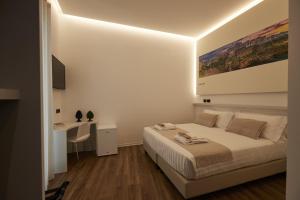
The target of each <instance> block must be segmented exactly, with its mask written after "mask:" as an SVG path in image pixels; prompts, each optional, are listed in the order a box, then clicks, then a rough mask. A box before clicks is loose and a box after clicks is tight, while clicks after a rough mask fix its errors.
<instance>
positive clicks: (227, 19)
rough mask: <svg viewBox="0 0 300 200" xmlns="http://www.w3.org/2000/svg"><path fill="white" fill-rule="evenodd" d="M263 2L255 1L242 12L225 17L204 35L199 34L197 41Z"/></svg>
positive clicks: (242, 9) (243, 8)
mask: <svg viewBox="0 0 300 200" xmlns="http://www.w3.org/2000/svg"><path fill="white" fill-rule="evenodd" d="M263 1H264V0H255V1H252V2H251V3H249V4H247V5H246V6H244V7H242V8H241V9H240V10H237V11H235V12H234V13H232V14H231V15H229V16H228V17H225V18H224V19H222V20H221V21H220V22H218V23H216V24H215V25H213V26H212V27H211V28H209V29H208V30H206V31H204V32H203V33H201V34H199V35H198V36H197V37H195V39H196V40H200V39H202V38H204V37H205V36H207V35H208V34H210V33H212V32H214V31H215V30H217V29H219V28H221V27H222V26H224V25H225V24H227V23H228V22H230V21H231V20H233V19H235V18H237V17H238V16H240V15H241V14H243V13H244V12H247V11H248V10H250V9H251V8H253V7H255V6H256V5H258V4H260V3H261V2H263Z"/></svg>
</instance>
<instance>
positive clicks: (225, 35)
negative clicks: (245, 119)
mask: <svg viewBox="0 0 300 200" xmlns="http://www.w3.org/2000/svg"><path fill="white" fill-rule="evenodd" d="M287 18H288V0H264V1H263V2H262V3H261V4H259V5H257V6H256V7H254V8H252V9H250V10H249V11H247V12H246V13H243V14H242V15H240V16H239V17H237V18H236V19H234V20H232V21H231V22H229V23H228V24H226V25H224V26H223V27H221V28H220V29H218V30H217V31H215V32H213V33H211V34H209V35H208V36H206V37H205V38H203V39H201V40H199V41H198V44H197V55H198V57H199V56H200V55H203V54H205V53H207V52H210V51H212V50H214V49H217V48H219V47H222V46H224V45H225V44H228V43H231V42H233V41H236V40H238V39H240V38H242V37H244V36H247V35H249V34H251V33H254V32H257V31H259V30H261V29H263V28H265V27H267V26H270V25H272V24H274V23H277V22H279V21H281V20H284V19H287ZM220 84H224V83H220ZM258 87H259V85H258ZM202 98H210V99H211V101H212V102H213V103H221V104H247V105H271V106H287V93H260V94H234V95H209V96H202V97H198V98H196V99H195V101H201V99H202Z"/></svg>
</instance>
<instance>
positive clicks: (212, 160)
mask: <svg viewBox="0 0 300 200" xmlns="http://www.w3.org/2000/svg"><path fill="white" fill-rule="evenodd" d="M155 131H157V132H158V133H160V134H161V135H162V136H164V137H165V138H167V139H169V140H171V141H173V142H176V144H178V145H179V146H181V147H182V148H184V149H185V150H187V151H188V152H190V153H191V154H192V155H193V156H194V158H195V161H196V167H197V168H200V167H207V166H209V165H213V164H217V163H221V162H226V161H231V160H232V159H233V157H232V152H231V151H230V149H228V148H227V147H225V146H224V145H222V144H219V143H216V142H213V141H211V140H209V142H208V143H201V144H181V143H179V142H177V141H176V140H175V135H176V134H177V133H178V132H183V133H187V131H185V130H182V129H179V128H177V129H174V130H161V131H159V130H156V129H155Z"/></svg>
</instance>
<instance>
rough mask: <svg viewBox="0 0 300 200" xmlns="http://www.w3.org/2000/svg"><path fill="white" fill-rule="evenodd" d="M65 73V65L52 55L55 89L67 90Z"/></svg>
mask: <svg viewBox="0 0 300 200" xmlns="http://www.w3.org/2000/svg"><path fill="white" fill-rule="evenodd" d="M65 71H66V70H65V65H64V64H63V63H62V62H60V61H59V60H58V59H57V58H56V57H55V56H54V55H52V80H53V82H52V83H53V88H55V89H66V79H65V73H66V72H65Z"/></svg>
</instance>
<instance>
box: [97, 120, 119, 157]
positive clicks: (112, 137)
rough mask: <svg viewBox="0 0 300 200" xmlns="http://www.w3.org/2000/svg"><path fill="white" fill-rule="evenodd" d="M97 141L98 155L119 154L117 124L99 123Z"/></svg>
mask: <svg viewBox="0 0 300 200" xmlns="http://www.w3.org/2000/svg"><path fill="white" fill-rule="evenodd" d="M96 142H97V156H105V155H112V154H117V153H118V144H117V126H116V125H115V124H98V125H97V139H96Z"/></svg>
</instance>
